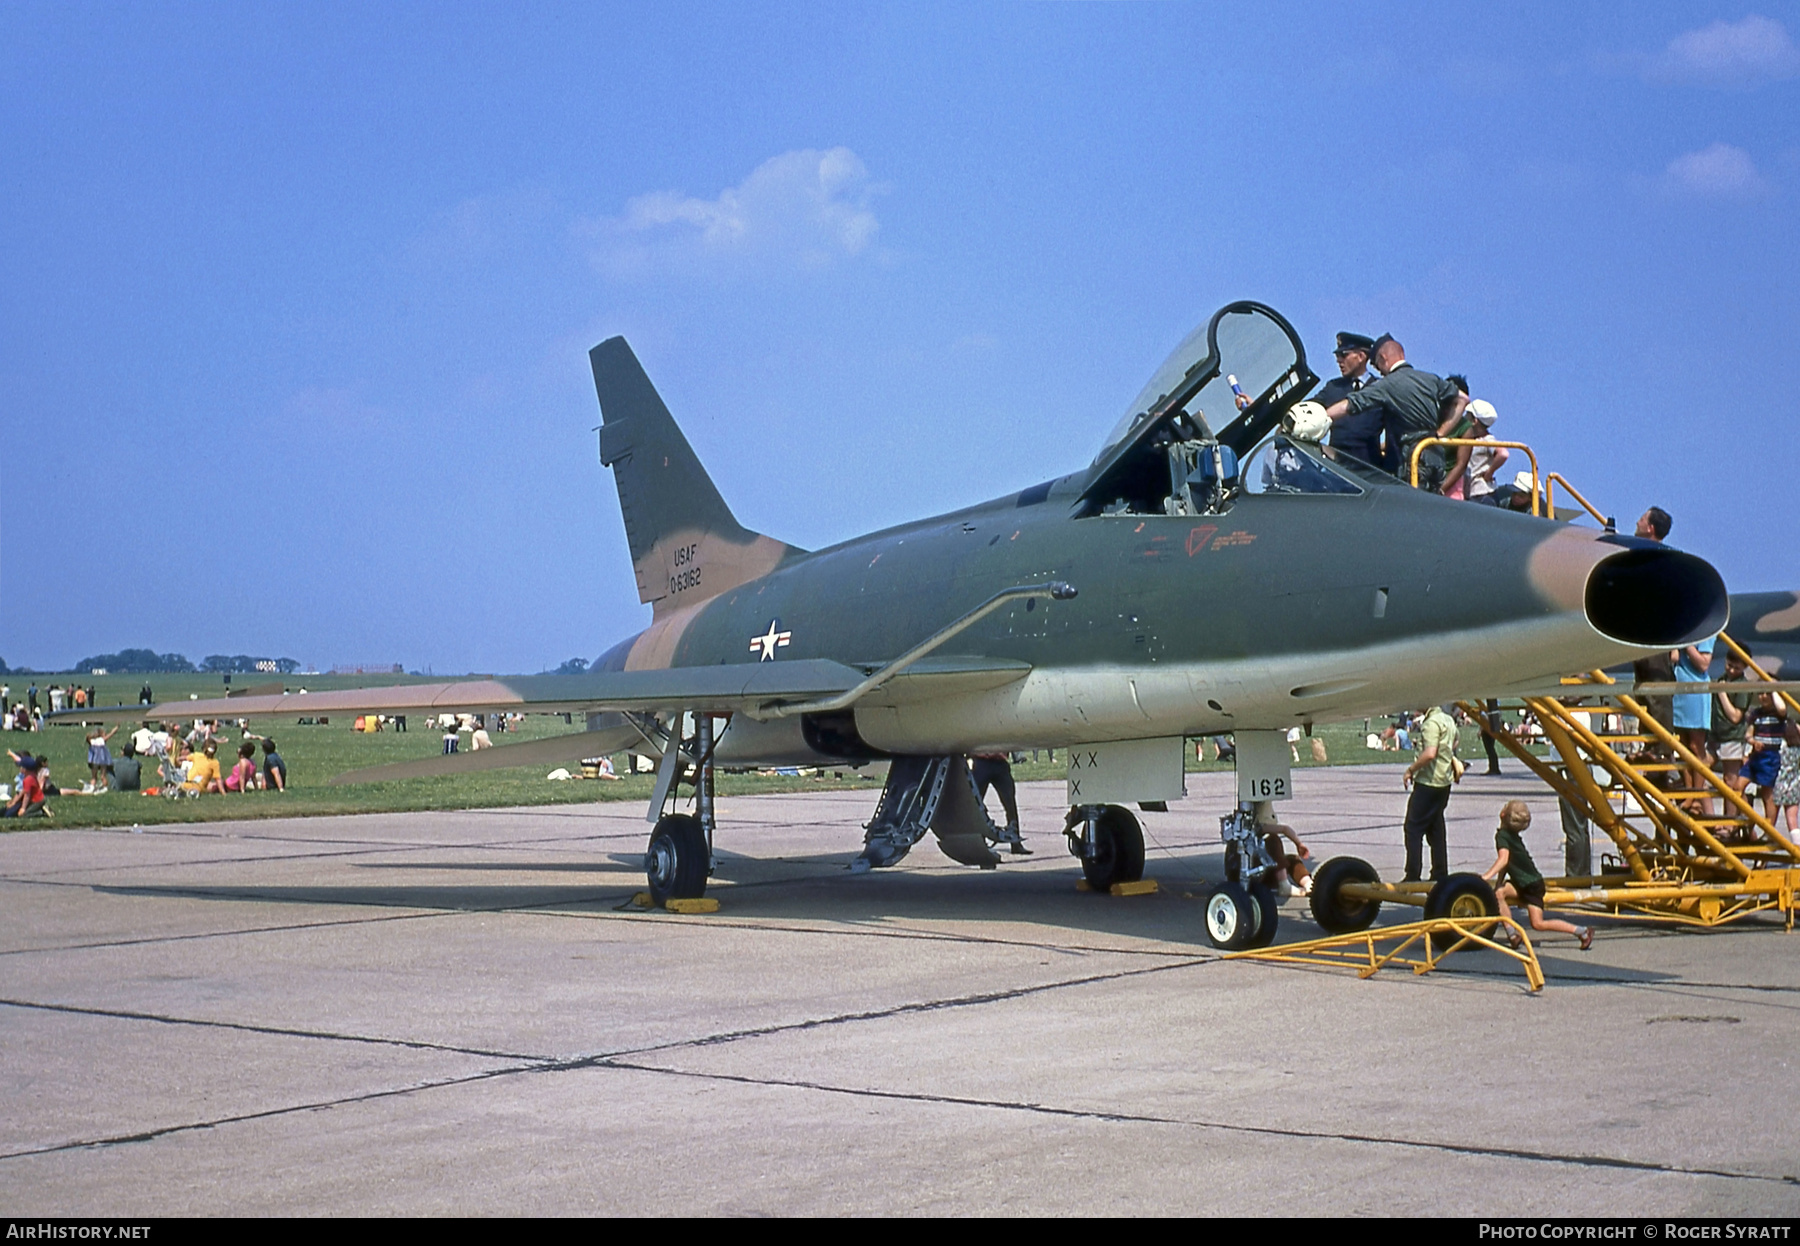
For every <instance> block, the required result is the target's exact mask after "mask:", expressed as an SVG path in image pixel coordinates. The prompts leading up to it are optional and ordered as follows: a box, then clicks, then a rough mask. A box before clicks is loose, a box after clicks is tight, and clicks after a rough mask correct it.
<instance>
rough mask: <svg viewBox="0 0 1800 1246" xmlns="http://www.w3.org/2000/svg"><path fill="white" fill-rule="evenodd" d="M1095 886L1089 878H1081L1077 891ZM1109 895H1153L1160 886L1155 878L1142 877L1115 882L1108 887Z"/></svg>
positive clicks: (1077, 884) (1076, 884) (1077, 882)
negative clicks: (1124, 881) (1125, 881)
mask: <svg viewBox="0 0 1800 1246" xmlns="http://www.w3.org/2000/svg"><path fill="white" fill-rule="evenodd" d="M1093 889H1094V886H1093V884H1092V883H1090V882H1088V880H1087V879H1085V878H1083V879H1079V880H1077V881H1076V883H1075V890H1077V891H1092V890H1093ZM1106 890H1107V894H1108V895H1115V896H1153V895H1155V894H1156V892H1157V890H1158V888H1157V885H1156V880H1155V879H1154V878H1140V879H1138V880H1137V881H1136V882H1130V883H1114V884H1113V885H1112V886H1111V887H1108V888H1107V889H1106Z"/></svg>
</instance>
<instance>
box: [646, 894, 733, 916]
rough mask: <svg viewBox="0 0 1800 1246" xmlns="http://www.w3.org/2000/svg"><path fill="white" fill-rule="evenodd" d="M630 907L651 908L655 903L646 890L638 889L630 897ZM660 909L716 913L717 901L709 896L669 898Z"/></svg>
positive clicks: (670, 911)
mask: <svg viewBox="0 0 1800 1246" xmlns="http://www.w3.org/2000/svg"><path fill="white" fill-rule="evenodd" d="M631 907H632V908H634V909H653V908H656V907H657V904H656V901H654V900H652V899H651V898H650V893H649V892H648V891H640V892H638V893H637V894H636V895H634V896H632V897H631ZM662 910H663V912H665V913H717V912H718V911H719V902H718V901H717V900H715V899H713V898H712V897H711V896H702V897H701V898H700V899H697V900H670V901H668V902H667V903H665V904H663V905H662Z"/></svg>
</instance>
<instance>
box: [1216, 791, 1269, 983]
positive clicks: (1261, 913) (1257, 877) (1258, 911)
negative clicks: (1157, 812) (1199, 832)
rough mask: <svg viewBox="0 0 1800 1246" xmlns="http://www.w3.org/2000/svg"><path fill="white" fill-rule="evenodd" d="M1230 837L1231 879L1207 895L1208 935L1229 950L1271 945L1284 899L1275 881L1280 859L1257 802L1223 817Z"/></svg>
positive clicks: (1227, 865) (1223, 832) (1227, 856)
mask: <svg viewBox="0 0 1800 1246" xmlns="http://www.w3.org/2000/svg"><path fill="white" fill-rule="evenodd" d="M1219 834H1220V836H1221V837H1222V838H1223V839H1224V840H1225V876H1226V877H1225V881H1224V882H1223V883H1221V884H1220V885H1219V886H1218V887H1217V888H1216V889H1215V890H1214V891H1213V893H1212V895H1211V896H1210V897H1208V899H1207V901H1206V937H1207V939H1208V940H1210V941H1211V943H1212V945H1213V946H1214V947H1216V948H1219V949H1221V950H1224V951H1228V952H1236V951H1239V950H1241V949H1243V948H1253V947H1267V946H1268V945H1269V944H1271V943H1273V942H1274V941H1275V930H1276V928H1277V927H1278V926H1279V925H1280V923H1281V909H1280V905H1281V901H1280V899H1279V898H1278V897H1277V896H1276V894H1275V888H1274V887H1272V886H1270V880H1271V879H1273V878H1274V877H1275V873H1276V871H1277V870H1279V869H1280V868H1281V866H1280V863H1279V862H1277V861H1276V860H1275V858H1274V857H1272V856H1270V855H1269V850H1268V848H1267V847H1266V846H1265V845H1264V843H1263V837H1262V834H1261V833H1260V832H1259V831H1258V829H1257V826H1256V810H1255V807H1254V806H1252V805H1248V804H1241V805H1239V806H1238V808H1237V809H1236V810H1234V811H1233V812H1231V813H1228V814H1226V815H1225V816H1224V817H1222V818H1220V819H1219Z"/></svg>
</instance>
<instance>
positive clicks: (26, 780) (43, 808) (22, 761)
mask: <svg viewBox="0 0 1800 1246" xmlns="http://www.w3.org/2000/svg"><path fill="white" fill-rule="evenodd" d="M6 754H7V756H8V757H11V758H12V760H13V765H15V766H17V767H18V768H19V790H18V792H17V794H15V795H14V796H13V798H12V799H11V800H10V801H8V802H7V804H6V807H5V808H4V809H0V818H47V817H49V816H50V808H49V806H47V805H46V804H44V788H43V782H42V780H41V779H40V778H39V771H40V770H41V768H42V765H41V763H40V762H39V760H38V759H37V758H35V757H33V756H32V755H31V754H30V753H15V752H13V751H12V750H11V749H7V750H6Z"/></svg>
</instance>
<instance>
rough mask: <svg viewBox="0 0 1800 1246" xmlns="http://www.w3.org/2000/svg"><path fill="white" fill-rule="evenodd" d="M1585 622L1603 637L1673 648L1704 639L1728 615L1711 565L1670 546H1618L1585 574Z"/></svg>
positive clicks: (1726, 599) (1725, 597) (1722, 586)
mask: <svg viewBox="0 0 1800 1246" xmlns="http://www.w3.org/2000/svg"><path fill="white" fill-rule="evenodd" d="M1584 605H1585V607H1586V610H1587V617H1588V622H1589V623H1590V624H1592V625H1593V627H1594V630H1595V631H1597V632H1599V633H1600V634H1601V635H1602V636H1605V637H1606V638H1607V639H1608V640H1616V641H1619V642H1620V643H1622V644H1627V645H1645V646H1650V647H1654V648H1669V649H1673V648H1677V647H1679V646H1681V645H1687V644H1692V643H1693V642H1694V641H1697V640H1704V639H1705V638H1706V637H1708V636H1711V635H1713V634H1715V633H1716V632H1718V631H1719V630H1720V629H1721V628H1723V627H1724V626H1725V623H1726V621H1727V620H1728V619H1729V618H1730V616H1731V604H1730V598H1729V596H1728V595H1727V594H1726V592H1725V581H1724V580H1723V579H1721V578H1720V576H1719V573H1718V572H1717V571H1715V570H1713V567H1712V564H1711V563H1709V562H1707V561H1706V560H1705V559H1702V558H1696V557H1694V555H1692V554H1684V553H1682V552H1681V551H1679V550H1673V549H1628V550H1621V551H1620V552H1619V553H1617V554H1614V555H1612V556H1611V557H1610V558H1606V559H1604V560H1602V561H1601V562H1599V563H1597V564H1596V565H1595V567H1594V569H1593V571H1592V572H1591V573H1590V574H1589V576H1588V581H1587V589H1586V593H1585V600H1584Z"/></svg>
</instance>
